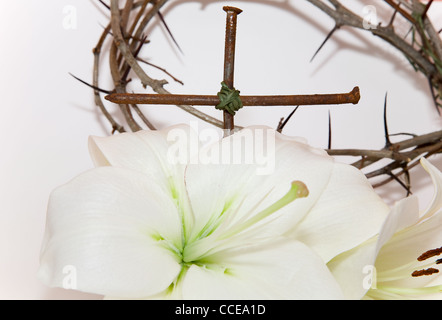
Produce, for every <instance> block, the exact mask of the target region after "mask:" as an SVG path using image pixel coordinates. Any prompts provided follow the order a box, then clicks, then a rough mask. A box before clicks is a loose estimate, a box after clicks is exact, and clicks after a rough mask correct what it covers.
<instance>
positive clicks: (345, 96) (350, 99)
mask: <svg viewBox="0 0 442 320" xmlns="http://www.w3.org/2000/svg"><path fill="white" fill-rule="evenodd" d="M223 9H224V11H226V12H227V21H226V44H225V54H224V83H225V84H226V85H227V86H228V87H229V89H234V87H233V75H234V65H235V45H236V24H237V16H238V14H240V13H241V12H242V10H241V9H238V8H235V7H228V6H226V7H224V8H223ZM105 98H106V99H107V100H109V101H111V102H114V103H118V104H162V105H193V106H215V105H218V104H219V103H220V98H219V97H218V96H206V95H176V94H130V93H112V94H110V95H108V96H106V97H105ZM359 99H360V93H359V88H358V87H355V88H354V89H353V90H352V91H351V92H349V93H338V94H313V95H279V96H241V102H242V104H243V106H299V105H325V104H328V105H331V104H347V103H352V104H357V103H358V102H359ZM223 112H224V129H225V132H226V135H229V134H230V132H231V131H232V130H233V129H234V120H233V118H234V116H233V115H232V114H230V113H229V112H228V111H223Z"/></svg>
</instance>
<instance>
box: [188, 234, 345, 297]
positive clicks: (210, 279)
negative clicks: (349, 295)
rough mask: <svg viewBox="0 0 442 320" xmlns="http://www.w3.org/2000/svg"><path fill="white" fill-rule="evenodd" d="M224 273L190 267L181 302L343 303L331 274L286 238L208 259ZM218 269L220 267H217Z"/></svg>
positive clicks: (300, 247)
mask: <svg viewBox="0 0 442 320" xmlns="http://www.w3.org/2000/svg"><path fill="white" fill-rule="evenodd" d="M210 260H211V261H213V262H214V263H215V264H216V263H217V261H219V262H220V263H221V262H222V266H225V268H224V269H221V270H220V268H215V269H211V268H210V266H208V267H206V268H203V267H199V266H196V265H194V266H192V267H191V268H190V269H189V270H188V272H187V274H186V275H185V278H184V280H183V281H184V282H183V285H182V290H183V298H184V299H212V300H218V299H229V300H232V299H233V300H244V299H298V300H302V299H330V300H334V299H341V298H342V297H343V296H342V292H341V290H340V288H339V286H338V285H337V283H336V281H335V280H334V278H333V277H332V276H331V274H330V272H329V270H328V269H327V267H326V266H325V265H324V263H323V262H322V259H321V258H320V257H318V256H317V255H316V254H315V253H314V252H313V251H311V250H310V249H309V248H308V247H307V246H305V245H304V244H302V243H300V242H297V241H293V240H290V239H287V238H283V239H281V238H280V239H277V240H276V241H272V242H270V243H267V244H265V245H248V246H243V247H240V248H236V249H232V250H227V251H225V252H222V253H218V254H215V255H213V256H212V257H210ZM218 265H219V264H218Z"/></svg>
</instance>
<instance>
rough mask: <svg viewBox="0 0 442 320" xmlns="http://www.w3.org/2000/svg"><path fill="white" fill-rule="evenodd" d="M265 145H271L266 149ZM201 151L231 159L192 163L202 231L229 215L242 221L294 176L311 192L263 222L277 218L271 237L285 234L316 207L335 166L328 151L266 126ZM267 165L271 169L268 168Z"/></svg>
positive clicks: (189, 180) (190, 176)
mask: <svg viewBox="0 0 442 320" xmlns="http://www.w3.org/2000/svg"><path fill="white" fill-rule="evenodd" d="M263 139H264V140H265V139H267V140H265V141H264V142H263ZM263 145H265V146H267V150H263V149H262V148H263ZM260 148H261V149H260ZM226 150H227V151H226ZM223 152H224V153H223ZM229 152H230V153H229ZM202 153H203V154H220V157H223V156H224V157H226V159H227V160H229V159H230V162H229V161H228V162H227V163H223V162H222V161H220V162H219V163H200V164H190V165H189V166H188V167H187V170H186V173H185V179H186V188H187V190H188V195H189V199H190V202H191V205H192V208H193V213H194V215H195V223H196V225H195V228H194V229H195V231H197V232H200V231H201V230H203V229H204V228H207V227H208V226H209V225H210V224H211V223H213V221H217V219H221V220H222V219H225V220H223V221H224V222H226V223H227V222H228V224H229V226H233V225H238V223H240V222H243V221H244V220H246V219H249V218H251V217H253V216H255V215H256V214H257V213H259V212H261V211H262V210H264V209H266V208H268V207H269V206H270V205H272V204H274V203H275V202H277V201H278V200H279V199H281V197H283V196H284V195H285V194H286V193H287V192H288V191H289V190H290V187H291V184H292V182H293V181H295V180H296V181H302V182H303V183H304V184H305V185H307V187H308V189H309V191H310V194H309V196H308V197H307V198H304V199H300V200H297V201H294V202H292V203H290V204H288V205H286V206H285V207H282V208H281V209H280V210H278V211H276V213H275V214H274V215H272V218H270V219H267V220H263V221H262V224H266V223H268V222H269V221H270V220H272V222H271V226H272V227H270V225H269V226H267V225H266V233H265V235H266V236H268V235H271V234H273V235H276V234H277V235H280V234H281V233H283V232H285V231H287V230H288V229H290V228H293V227H294V226H295V225H296V224H297V223H298V222H299V221H300V220H301V219H302V218H303V217H304V215H305V214H307V212H308V211H309V210H310V209H311V208H312V207H313V205H314V204H315V202H316V201H317V200H318V198H319V197H320V196H321V194H322V192H323V190H324V189H325V187H326V185H327V183H328V179H329V176H330V174H331V171H332V168H333V159H332V158H331V157H329V156H328V155H327V154H326V153H325V152H324V151H323V150H319V149H315V148H312V147H310V146H308V145H306V144H303V143H301V142H299V141H298V140H296V139H288V138H287V137H284V136H282V135H280V134H279V133H277V132H275V131H274V130H272V129H269V128H267V127H249V128H246V129H244V130H241V131H240V132H238V133H236V134H234V135H232V136H230V137H229V138H226V139H223V140H222V141H220V142H218V143H215V144H213V145H211V146H209V147H207V148H205V149H203V151H202ZM226 155H227V156H226ZM230 155H242V158H240V159H239V158H238V159H234V158H233V156H232V157H230ZM220 159H221V160H222V158H220ZM264 168H265V169H268V171H267V172H264V171H263V170H264ZM260 169H261V171H260ZM262 235H264V234H262ZM194 236H195V235H194Z"/></svg>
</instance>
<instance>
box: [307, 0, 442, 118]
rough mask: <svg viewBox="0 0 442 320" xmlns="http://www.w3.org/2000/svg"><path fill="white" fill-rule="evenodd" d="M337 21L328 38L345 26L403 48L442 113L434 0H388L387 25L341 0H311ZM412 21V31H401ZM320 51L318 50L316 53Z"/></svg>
mask: <svg viewBox="0 0 442 320" xmlns="http://www.w3.org/2000/svg"><path fill="white" fill-rule="evenodd" d="M307 1H308V2H310V3H311V4H313V5H314V6H316V7H318V8H319V9H321V10H322V11H323V12H324V13H326V14H327V15H328V16H329V17H331V18H332V19H333V20H334V21H335V26H334V27H333V29H332V30H331V31H330V33H329V34H328V35H327V37H326V39H325V41H324V42H323V43H322V44H321V46H320V48H319V49H318V51H319V50H320V49H321V48H323V46H324V44H325V42H327V41H328V40H329V39H331V38H332V36H333V35H334V34H335V33H336V31H337V30H339V29H341V28H343V27H349V28H355V29H359V30H364V31H367V32H370V33H372V34H373V35H375V36H377V37H380V38H381V39H383V40H384V41H386V42H387V43H388V44H390V45H392V46H393V47H395V48H396V49H398V50H399V51H400V52H402V53H403V54H404V55H405V57H406V58H407V60H408V61H409V62H410V64H411V65H412V66H413V68H414V69H415V70H416V71H419V72H421V73H422V74H423V75H424V76H425V77H426V78H427V79H428V83H429V85H430V91H431V96H432V98H433V100H434V103H435V105H436V109H437V111H438V112H439V114H440V108H442V40H441V37H440V34H439V32H438V31H437V29H436V28H435V27H434V26H433V24H432V23H431V21H430V19H429V18H428V16H427V13H428V12H429V10H430V7H431V5H432V3H433V1H429V2H428V3H427V4H424V3H422V2H420V1H419V0H385V1H384V3H386V4H388V6H390V7H391V8H392V10H393V11H392V13H391V18H390V20H389V22H388V23H387V24H385V25H382V24H381V23H379V24H377V25H373V24H371V23H370V21H368V20H367V18H366V17H361V16H359V15H357V14H356V13H354V12H352V11H351V10H349V9H348V8H347V7H345V6H344V5H342V4H341V3H340V2H339V1H337V0H307ZM404 24H408V25H409V30H410V31H409V32H408V33H406V34H401V33H400V31H399V30H400V29H402V28H399V26H400V27H403V25H404ZM316 54H317V52H316V53H315V56H316Z"/></svg>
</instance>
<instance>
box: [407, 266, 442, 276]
mask: <svg viewBox="0 0 442 320" xmlns="http://www.w3.org/2000/svg"><path fill="white" fill-rule="evenodd" d="M435 273H439V270H437V269H434V268H429V269H424V270H416V271H414V272H413V273H412V274H411V276H412V277H415V278H416V277H422V276H431V275H433V274H435Z"/></svg>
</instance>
